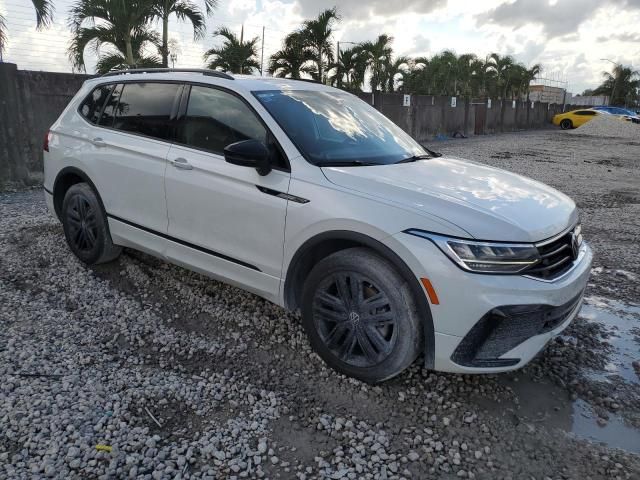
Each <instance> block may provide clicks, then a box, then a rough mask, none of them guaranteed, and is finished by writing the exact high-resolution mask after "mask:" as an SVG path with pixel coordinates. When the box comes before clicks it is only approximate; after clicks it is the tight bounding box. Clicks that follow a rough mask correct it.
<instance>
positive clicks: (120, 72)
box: [102, 68, 234, 80]
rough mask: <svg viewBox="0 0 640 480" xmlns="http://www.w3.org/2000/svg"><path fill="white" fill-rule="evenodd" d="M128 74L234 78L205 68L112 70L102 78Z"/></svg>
mask: <svg viewBox="0 0 640 480" xmlns="http://www.w3.org/2000/svg"><path fill="white" fill-rule="evenodd" d="M128 73H201V74H203V75H206V76H209V77H219V78H225V79H227V80H233V79H234V78H233V77H232V76H231V75H229V74H228V73H224V72H219V71H218V70H209V69H206V68H129V69H126V70H114V71H112V72H107V73H105V74H104V75H102V76H103V77H113V76H116V75H126V74H128Z"/></svg>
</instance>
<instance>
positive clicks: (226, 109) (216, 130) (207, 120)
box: [177, 85, 267, 154]
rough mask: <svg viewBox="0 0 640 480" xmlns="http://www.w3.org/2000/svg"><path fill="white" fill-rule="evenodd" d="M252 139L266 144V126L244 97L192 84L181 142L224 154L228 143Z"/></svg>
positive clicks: (182, 124)
mask: <svg viewBox="0 0 640 480" xmlns="http://www.w3.org/2000/svg"><path fill="white" fill-rule="evenodd" d="M249 139H255V140H259V141H261V142H263V143H265V144H267V130H266V128H265V127H264V126H263V125H262V123H261V122H260V120H258V118H257V117H256V115H255V114H254V113H253V111H251V109H250V108H249V107H248V106H247V105H246V104H245V103H244V102H243V101H242V100H240V99H239V98H237V97H236V96H235V95H232V94H230V93H227V92H224V91H222V90H218V89H215V88H208V87H202V86H197V85H194V86H192V87H191V94H190V95H189V104H188V106H187V112H186V114H185V116H184V117H183V119H182V120H181V121H180V125H179V127H178V135H177V141H178V142H179V143H181V144H183V145H187V146H189V147H194V148H198V149H200V150H206V151H208V152H212V153H217V154H222V153H223V152H224V147H226V146H227V145H230V144H232V143H235V142H240V141H242V140H249Z"/></svg>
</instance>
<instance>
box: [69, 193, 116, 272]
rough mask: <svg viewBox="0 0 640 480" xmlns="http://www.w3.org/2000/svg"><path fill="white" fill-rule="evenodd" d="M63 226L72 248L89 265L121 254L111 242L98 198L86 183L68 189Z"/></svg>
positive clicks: (112, 258) (106, 260)
mask: <svg viewBox="0 0 640 480" xmlns="http://www.w3.org/2000/svg"><path fill="white" fill-rule="evenodd" d="M62 225H63V227H64V236H65V238H66V239H67V244H68V245H69V248H70V249H71V251H72V252H73V253H74V254H75V256H76V257H78V258H79V259H80V260H81V261H82V262H84V263H86V264H88V265H95V264H98V263H105V262H109V261H111V260H114V259H116V258H117V257H118V256H119V255H120V253H121V252H122V247H119V246H117V245H114V244H113V241H112V240H111V234H110V233H109V224H108V223H107V216H106V214H105V212H104V209H103V208H102V204H101V203H100V200H99V199H98V196H97V195H96V193H95V192H94V191H93V189H92V188H91V187H90V186H89V185H88V184H86V183H76V184H75V185H72V186H71V187H70V188H69V190H67V193H66V194H65V196H64V200H63V202H62Z"/></svg>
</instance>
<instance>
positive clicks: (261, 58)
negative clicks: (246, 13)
mask: <svg viewBox="0 0 640 480" xmlns="http://www.w3.org/2000/svg"><path fill="white" fill-rule="evenodd" d="M263 68H264V25H263V26H262V53H261V54H260V76H261V77H262V69H263Z"/></svg>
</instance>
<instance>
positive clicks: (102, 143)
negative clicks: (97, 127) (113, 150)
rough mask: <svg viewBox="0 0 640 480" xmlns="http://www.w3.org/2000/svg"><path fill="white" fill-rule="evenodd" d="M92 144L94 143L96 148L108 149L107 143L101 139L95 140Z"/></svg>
mask: <svg viewBox="0 0 640 480" xmlns="http://www.w3.org/2000/svg"><path fill="white" fill-rule="evenodd" d="M91 143H93V146H94V147H106V146H107V142H105V141H104V140H103V139H101V138H100V137H97V138H94V139H93V140H91Z"/></svg>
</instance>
